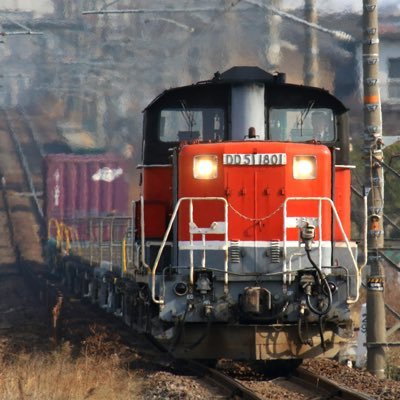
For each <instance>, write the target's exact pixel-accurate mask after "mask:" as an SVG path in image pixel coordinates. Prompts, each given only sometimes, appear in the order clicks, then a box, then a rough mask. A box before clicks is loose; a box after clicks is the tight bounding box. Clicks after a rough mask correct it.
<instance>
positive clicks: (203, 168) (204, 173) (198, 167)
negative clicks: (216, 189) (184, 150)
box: [193, 155, 218, 179]
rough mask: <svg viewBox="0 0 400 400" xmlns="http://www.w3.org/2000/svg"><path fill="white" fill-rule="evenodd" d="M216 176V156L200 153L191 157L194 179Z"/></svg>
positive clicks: (213, 177)
mask: <svg viewBox="0 0 400 400" xmlns="http://www.w3.org/2000/svg"><path fill="white" fill-rule="evenodd" d="M217 176H218V157H217V156H210V155H206V156H205V155H201V156H195V157H194V158H193V177H194V178H195V179H215V178H216V177H217Z"/></svg>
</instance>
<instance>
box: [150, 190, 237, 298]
mask: <svg viewBox="0 0 400 400" xmlns="http://www.w3.org/2000/svg"><path fill="white" fill-rule="evenodd" d="M199 200H203V201H204V200H205V201H222V202H223V203H224V218H225V229H224V236H225V246H224V250H225V265H224V283H225V288H224V290H225V293H227V290H228V249H229V243H228V202H227V200H226V199H225V198H224V197H182V198H180V199H179V200H178V202H177V203H176V205H175V208H174V211H173V213H172V215H171V218H170V220H169V223H168V226H167V229H166V231H165V234H164V237H163V239H162V242H161V245H160V248H159V250H158V253H157V257H156V259H155V261H154V264H153V268H152V270H151V275H152V287H151V295H152V300H153V302H154V303H156V304H164V300H163V299H162V298H160V299H156V273H157V268H158V263H159V262H160V258H161V254H162V252H163V250H164V247H165V244H166V243H167V239H168V236H169V234H170V232H171V229H172V226H173V224H174V221H175V219H176V216H177V214H178V211H179V208H180V206H181V204H182V202H184V201H190V207H189V217H190V222H189V227H191V226H193V224H194V222H193V201H199ZM200 229H201V228H200ZM200 234H201V233H200ZM203 242H204V235H203ZM190 244H191V246H193V235H192V233H191V234H190ZM190 251H191V253H190V261H191V265H190V273H189V275H190V283H191V284H193V279H194V263H193V253H192V252H193V250H190ZM202 264H203V267H205V265H204V255H203V262H202Z"/></svg>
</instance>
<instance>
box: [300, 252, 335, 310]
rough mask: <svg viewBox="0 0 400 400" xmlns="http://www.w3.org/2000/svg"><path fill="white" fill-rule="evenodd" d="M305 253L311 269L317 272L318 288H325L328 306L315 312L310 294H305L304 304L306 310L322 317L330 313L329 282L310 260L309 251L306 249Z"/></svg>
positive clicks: (330, 291)
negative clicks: (305, 304)
mask: <svg viewBox="0 0 400 400" xmlns="http://www.w3.org/2000/svg"><path fill="white" fill-rule="evenodd" d="M306 253H307V258H308V260H309V261H310V263H311V265H312V266H313V268H314V269H315V270H316V271H317V275H318V285H319V286H320V288H322V287H323V286H325V288H326V292H327V297H328V305H327V306H326V308H325V310H322V311H321V310H317V309H316V308H315V307H314V306H313V305H312V303H311V295H310V294H306V302H307V306H308V308H309V309H310V310H311V311H312V312H313V313H314V314H317V315H319V316H323V315H326V314H328V312H329V311H330V309H331V307H332V290H331V287H330V286H329V282H328V281H327V280H326V277H325V276H324V274H323V273H322V271H321V269H320V268H319V267H318V265H317V264H315V262H314V261H313V259H312V258H311V254H310V253H311V251H310V250H309V249H306Z"/></svg>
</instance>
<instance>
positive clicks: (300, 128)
mask: <svg viewBox="0 0 400 400" xmlns="http://www.w3.org/2000/svg"><path fill="white" fill-rule="evenodd" d="M334 127H335V125H334V117H333V113H332V110H331V109H329V108H312V107H308V108H305V109H296V108H271V109H270V111H269V137H270V140H274V141H291V142H306V141H309V140H316V141H319V142H332V141H334V139H335V129H334Z"/></svg>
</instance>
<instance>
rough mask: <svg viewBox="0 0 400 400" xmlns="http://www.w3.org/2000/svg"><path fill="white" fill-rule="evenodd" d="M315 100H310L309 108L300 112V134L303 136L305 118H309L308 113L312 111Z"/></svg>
mask: <svg viewBox="0 0 400 400" xmlns="http://www.w3.org/2000/svg"><path fill="white" fill-rule="evenodd" d="M314 103H315V101H310V102H309V103H308V106H307V108H305V109H304V110H303V111H302V112H301V113H300V136H303V124H304V121H305V119H306V118H307V115H308V113H309V112H310V111H311V109H312V108H313V107H314Z"/></svg>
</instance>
